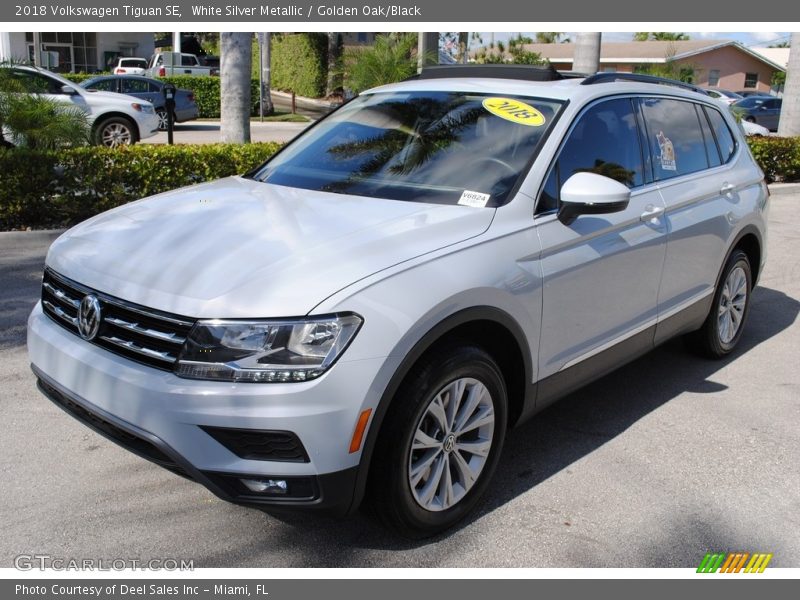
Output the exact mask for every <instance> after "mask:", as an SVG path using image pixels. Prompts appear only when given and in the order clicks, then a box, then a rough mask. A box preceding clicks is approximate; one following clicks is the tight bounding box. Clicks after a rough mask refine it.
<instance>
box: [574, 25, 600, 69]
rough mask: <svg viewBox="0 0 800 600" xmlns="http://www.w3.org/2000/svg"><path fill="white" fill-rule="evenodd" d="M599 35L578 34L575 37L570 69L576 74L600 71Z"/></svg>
mask: <svg viewBox="0 0 800 600" xmlns="http://www.w3.org/2000/svg"><path fill="white" fill-rule="evenodd" d="M600 38H601V35H600V34H599V33H579V34H578V35H577V36H576V37H575V54H574V57H573V59H572V68H573V69H574V70H575V71H577V72H578V73H597V72H598V71H599V70H600Z"/></svg>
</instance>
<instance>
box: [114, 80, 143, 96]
mask: <svg viewBox="0 0 800 600" xmlns="http://www.w3.org/2000/svg"><path fill="white" fill-rule="evenodd" d="M120 84H121V85H120V91H121V92H122V93H123V94H144V93H147V91H148V89H149V88H150V84H149V82H147V81H145V80H143V79H123V80H122V81H121V82H120Z"/></svg>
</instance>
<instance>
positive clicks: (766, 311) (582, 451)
mask: <svg viewBox="0 0 800 600" xmlns="http://www.w3.org/2000/svg"><path fill="white" fill-rule="evenodd" d="M798 313H800V302H799V301H798V300H796V299H794V298H792V297H790V296H787V295H786V294H784V293H783V292H780V291H777V290H773V289H770V288H763V287H760V288H757V289H756V291H755V292H754V294H753V305H752V307H751V311H750V313H749V317H748V323H747V328H746V330H745V332H744V334H743V336H742V339H741V341H740V344H739V347H738V348H737V350H736V351H735V352H734V353H733V354H732V355H731V356H729V357H727V358H725V359H722V360H709V359H705V358H698V357H697V356H696V355H694V354H693V353H692V352H690V351H688V350H687V349H686V347H685V345H684V343H683V341H682V340H681V339H675V340H672V341H670V342H668V343H667V344H665V345H663V346H661V347H659V348H657V349H655V350H654V351H652V352H650V353H648V354H647V355H645V356H643V357H641V358H639V359H637V360H636V361H634V362H632V363H630V364H628V365H626V366H624V367H622V368H620V369H618V370H617V371H615V372H613V373H611V374H609V375H607V376H605V377H603V378H602V379H600V380H598V381H596V382H594V383H592V384H590V385H588V386H586V387H584V388H582V389H581V390H579V391H577V392H574V393H572V394H570V395H569V396H567V397H565V398H564V399H562V400H560V401H559V402H557V403H556V404H554V405H553V406H551V407H549V408H548V409H546V410H545V411H543V412H542V413H540V414H539V415H537V416H536V417H534V418H533V419H532V420H531V421H529V422H526V423H524V424H522V425H521V426H519V427H517V428H516V429H514V430H512V431H510V432H509V435H508V437H507V439H506V444H505V448H504V450H503V455H502V457H501V459H500V464H499V466H498V469H497V472H496V473H495V476H494V479H493V482H492V484H491V485H490V486H489V490H488V492H487V494H486V497H485V498H484V500H483V502H482V504H481V505H479V507H478V509H477V510H476V511H475V512H474V513H473V514H472V515H471V517H469V518H468V519H466V520H465V521H463V522H462V523H461V524H459V525H458V526H457V527H455V528H453V529H451V530H450V531H448V532H446V533H444V534H441V535H439V536H437V537H434V538H430V539H426V540H422V541H419V542H412V541H403V540H401V539H400V538H398V537H397V536H396V535H394V534H393V533H391V532H387V531H385V530H384V529H383V527H382V526H381V525H380V524H379V523H378V522H377V521H376V519H374V518H373V517H372V516H371V515H370V514H360V515H358V516H356V517H353V518H351V519H347V520H344V521H339V520H334V519H326V518H321V517H313V516H309V515H306V514H303V515H300V514H294V515H292V514H287V515H270V516H268V517H266V518H268V519H273V518H278V519H279V520H280V521H282V522H283V523H284V524H286V525H287V527H286V528H285V529H284V531H285V535H286V539H283V540H281V539H280V538H278V539H276V538H275V536H274V529H273V530H272V531H271V534H270V540H269V544H270V546H271V547H272V548H273V549H275V548H276V547H279V545H280V544H285V545H286V546H287V547H290V548H293V549H294V551H296V552H297V551H299V552H301V553H302V554H303V555H304V563H305V564H306V565H309V564H314V565H317V566H351V567H357V566H367V565H363V564H360V562H359V558H360V556H361V554H360V552H359V551H358V549H360V548H370V549H379V550H380V549H383V550H404V549H406V550H408V549H413V548H418V547H421V546H425V545H428V544H432V543H435V542H436V541H438V540H442V539H446V538H448V537H450V536H454V535H458V532H459V531H460V530H462V529H463V528H465V527H468V526H469V525H470V524H471V523H474V522H475V521H476V520H478V519H480V518H481V517H483V516H484V515H487V514H488V513H491V512H492V511H494V510H495V509H496V508H498V507H501V506H503V505H504V504H506V503H507V502H509V501H511V500H513V499H515V498H517V497H518V496H520V495H522V494H524V493H525V492H527V491H528V490H530V489H531V488H533V487H534V486H536V485H537V484H539V483H541V482H543V481H545V480H546V479H548V478H549V477H551V476H553V475H554V474H556V473H558V472H560V471H562V470H563V469H566V468H568V467H569V466H570V465H571V464H573V463H574V462H576V461H578V460H579V459H581V458H582V457H584V456H586V455H588V454H589V453H591V452H593V451H594V450H596V449H597V448H599V447H600V446H602V445H603V444H605V443H607V442H609V441H610V440H612V439H614V438H615V437H616V436H618V435H620V434H622V433H624V432H625V431H626V430H627V429H628V428H629V427H631V426H632V425H633V424H635V423H636V422H637V421H638V420H640V419H641V418H643V417H645V416H646V415H648V414H649V413H650V412H652V411H654V410H656V409H658V408H659V407H661V406H662V405H664V404H666V403H667V402H669V401H670V400H672V399H674V398H676V397H677V396H679V395H680V394H682V393H683V392H693V393H708V394H713V393H715V392H719V391H721V390H724V389H726V386H724V385H722V384H719V383H716V382H714V381H712V380H711V379H710V378H711V377H712V376H713V375H714V374H715V373H716V372H718V371H719V370H721V369H722V368H724V367H725V366H726V365H728V364H730V363H731V362H734V361H736V360H737V358H739V357H740V356H742V355H744V354H746V353H747V352H749V351H751V350H752V349H753V348H755V347H756V346H758V345H760V344H762V343H763V342H766V341H767V340H769V339H771V338H772V337H774V336H775V335H777V334H779V333H780V332H782V331H784V330H785V329H787V328H788V327H789V326H791V325H792V324H793V323H794V322H795V320H796V319H797V315H798ZM654 381H657V385H653V382H654ZM363 512H364V511H362V513H363ZM332 540H335V542H334V543H335V544H336V548H332V547H331V541H332ZM252 550H253V551H254V555H255V556H257V555H258V551H257V549H256V548H253V549H252ZM220 558H221V557H220ZM208 559H210V562H211V564H209V566H216V565H214V564H213V561H214V559H213V558H211V557H208Z"/></svg>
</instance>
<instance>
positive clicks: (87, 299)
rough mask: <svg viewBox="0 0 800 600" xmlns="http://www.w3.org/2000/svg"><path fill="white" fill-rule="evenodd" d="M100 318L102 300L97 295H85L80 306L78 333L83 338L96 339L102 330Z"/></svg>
mask: <svg viewBox="0 0 800 600" xmlns="http://www.w3.org/2000/svg"><path fill="white" fill-rule="evenodd" d="M100 318H101V315H100V301H99V300H98V299H97V296H94V295H92V294H89V295H88V296H84V297H83V300H81V305H80V306H79V307H78V333H80V334H81V337H82V338H83V339H85V340H93V339H94V337H95V336H96V335H97V332H98V331H99V330H100Z"/></svg>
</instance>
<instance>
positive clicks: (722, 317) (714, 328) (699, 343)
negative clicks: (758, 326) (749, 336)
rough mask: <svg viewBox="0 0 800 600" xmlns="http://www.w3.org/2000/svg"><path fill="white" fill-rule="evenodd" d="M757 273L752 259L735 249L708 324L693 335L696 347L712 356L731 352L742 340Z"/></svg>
mask: <svg viewBox="0 0 800 600" xmlns="http://www.w3.org/2000/svg"><path fill="white" fill-rule="evenodd" d="M752 289H753V276H752V271H751V268H750V260H749V259H748V258H747V254H745V253H744V252H743V251H742V250H738V249H737V250H734V251H733V252H732V253H731V255H730V257H729V258H728V262H727V263H726V264H725V269H724V270H723V272H722V277H721V278H720V281H719V284H718V285H717V290H716V292H715V293H714V303H713V304H712V306H711V312H709V314H708V317H707V318H706V321H705V323H704V324H703V326H702V328H700V330H699V331H697V332H695V333H694V334H693V336H692V340H693V341H694V345H695V347H696V348H697V349H698V350H699V351H700V352H702V353H703V354H705V355H706V356H709V357H711V358H721V357H723V356H726V355H728V354H730V353H731V352H732V351H733V349H734V348H735V347H736V344H738V343H739V339H740V338H741V337H742V332H743V331H744V324H745V321H746V319H747V314H748V312H749V310H750V295H751V292H752Z"/></svg>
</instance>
